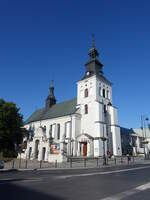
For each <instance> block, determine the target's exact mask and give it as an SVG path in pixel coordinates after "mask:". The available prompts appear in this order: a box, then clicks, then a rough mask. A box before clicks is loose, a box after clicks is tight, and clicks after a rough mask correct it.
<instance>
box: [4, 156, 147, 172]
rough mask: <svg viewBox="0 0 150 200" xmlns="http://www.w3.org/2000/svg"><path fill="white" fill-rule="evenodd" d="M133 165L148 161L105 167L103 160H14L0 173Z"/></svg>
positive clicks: (119, 162)
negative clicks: (64, 161) (62, 161)
mask: <svg viewBox="0 0 150 200" xmlns="http://www.w3.org/2000/svg"><path fill="white" fill-rule="evenodd" d="M135 164H150V160H144V158H143V157H134V158H133V157H132V158H131V160H128V159H127V157H120V158H115V159H110V160H108V164H107V165H103V159H101V158H98V159H92V160H88V159H83V160H80V161H75V162H73V161H71V162H66V163H57V162H55V163H48V162H42V161H41V162H39V161H37V160H33V161H29V160H19V159H14V160H12V161H10V162H6V163H5V168H4V169H0V172H8V171H10V172H11V171H29V170H31V171H33V170H41V171H42V170H69V169H88V168H108V167H113V166H128V165H135Z"/></svg>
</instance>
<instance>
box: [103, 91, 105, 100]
mask: <svg viewBox="0 0 150 200" xmlns="http://www.w3.org/2000/svg"><path fill="white" fill-rule="evenodd" d="M103 97H104V98H105V89H103Z"/></svg>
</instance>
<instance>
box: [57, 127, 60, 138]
mask: <svg viewBox="0 0 150 200" xmlns="http://www.w3.org/2000/svg"><path fill="white" fill-rule="evenodd" d="M57 140H60V124H57Z"/></svg>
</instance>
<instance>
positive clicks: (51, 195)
mask: <svg viewBox="0 0 150 200" xmlns="http://www.w3.org/2000/svg"><path fill="white" fill-rule="evenodd" d="M0 199H1V200H3V199H4V200H7V199H9V200H10V199H11V200H29V199H31V200H35V199H36V200H64V199H66V200H69V199H70V200H80V199H81V200H100V199H101V200H119V199H124V200H126V199H132V200H139V199H140V200H141V199H142V200H149V199H150V164H145V165H135V166H119V167H111V168H110V167H108V168H101V169H80V170H77V169H70V170H55V171H52V170H49V171H22V172H15V171H14V172H1V173H0Z"/></svg>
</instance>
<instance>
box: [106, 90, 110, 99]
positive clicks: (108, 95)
mask: <svg viewBox="0 0 150 200" xmlns="http://www.w3.org/2000/svg"><path fill="white" fill-rule="evenodd" d="M107 98H108V99H109V98H110V97H109V90H107Z"/></svg>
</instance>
